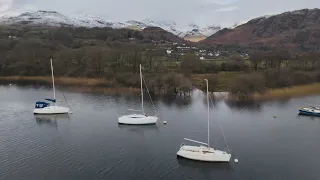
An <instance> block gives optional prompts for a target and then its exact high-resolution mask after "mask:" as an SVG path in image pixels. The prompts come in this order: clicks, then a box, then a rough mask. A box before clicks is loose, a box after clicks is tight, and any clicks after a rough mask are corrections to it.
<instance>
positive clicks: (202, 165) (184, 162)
mask: <svg viewBox="0 0 320 180" xmlns="http://www.w3.org/2000/svg"><path fill="white" fill-rule="evenodd" d="M177 160H178V164H179V165H180V166H181V167H186V168H193V169H201V170H204V171H208V172H213V171H233V169H232V166H231V165H230V163H223V162H221V163H219V162H215V163H212V162H203V161H192V160H189V159H185V158H183V157H179V156H177Z"/></svg>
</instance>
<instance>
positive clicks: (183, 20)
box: [0, 0, 320, 26]
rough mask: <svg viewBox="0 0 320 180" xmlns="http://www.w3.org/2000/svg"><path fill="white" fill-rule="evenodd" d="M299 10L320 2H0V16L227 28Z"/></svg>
mask: <svg viewBox="0 0 320 180" xmlns="http://www.w3.org/2000/svg"><path fill="white" fill-rule="evenodd" d="M303 8H320V0H89V1H88V0H0V15H3V14H5V13H8V12H17V11H19V12H22V11H25V10H38V9H41V10H54V11H58V12H60V13H63V14H68V13H85V14H89V15H94V16H100V17H102V18H104V19H107V20H121V21H122V20H131V19H134V20H143V19H147V18H150V19H154V20H172V21H176V22H177V23H180V24H187V23H196V24H198V25H201V26H204V25H211V24H221V25H225V24H226V25H229V24H233V23H239V22H243V21H247V20H250V19H252V18H255V17H258V16H262V15H268V14H276V13H281V12H284V11H291V10H297V9H303Z"/></svg>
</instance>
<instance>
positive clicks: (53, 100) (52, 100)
mask: <svg viewBox="0 0 320 180" xmlns="http://www.w3.org/2000/svg"><path fill="white" fill-rule="evenodd" d="M45 100H47V101H51V102H54V103H55V102H56V100H55V99H45Z"/></svg>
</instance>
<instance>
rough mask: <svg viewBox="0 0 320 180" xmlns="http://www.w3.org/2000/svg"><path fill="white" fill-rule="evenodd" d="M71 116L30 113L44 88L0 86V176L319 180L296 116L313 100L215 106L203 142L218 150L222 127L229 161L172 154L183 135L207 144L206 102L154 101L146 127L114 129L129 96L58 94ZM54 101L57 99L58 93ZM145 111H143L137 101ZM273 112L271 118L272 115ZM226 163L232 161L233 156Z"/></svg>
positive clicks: (315, 132) (318, 148)
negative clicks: (153, 121) (154, 118)
mask: <svg viewBox="0 0 320 180" xmlns="http://www.w3.org/2000/svg"><path fill="white" fill-rule="evenodd" d="M65 94H66V97H67V99H68V103H69V105H71V107H72V111H73V114H72V115H54V116H43V115H36V116H35V115H33V114H32V111H33V108H34V103H35V102H36V101H38V100H42V99H44V98H47V97H51V95H52V92H51V90H50V88H44V87H37V88H33V87H16V86H12V87H8V86H0V179H13V180H15V179H19V180H20V179H27V180H28V179H30V180H35V179H46V180H48V179H55V180H56V179H60V180H72V179H75V180H81V179H108V180H112V179H116V180H125V179H130V180H135V179H137V180H141V179H148V180H149V179H156V180H158V179H170V180H171V179H181V180H186V179H195V180H205V179H266V180H270V179H290V180H292V179H319V178H320V173H319V171H318V167H320V163H319V162H320V161H319V157H320V145H319V142H320V119H319V118H311V117H305V116H297V106H301V105H309V104H317V103H316V102H319V100H320V98H319V97H316V96H315V97H306V98H297V99H291V100H286V101H272V102H270V101H269V102H263V103H261V102H260V103H252V102H250V103H249V102H240V103H235V102H225V101H216V102H214V106H211V117H212V118H211V119H212V121H211V126H210V127H211V140H212V141H211V143H212V144H213V145H214V147H220V148H224V147H225V144H224V142H223V138H222V136H221V133H220V130H219V128H218V123H217V122H218V121H219V122H220V124H221V125H222V126H223V129H224V131H225V134H226V136H227V139H228V143H229V146H230V148H231V149H232V153H233V158H238V159H239V163H237V164H235V163H234V162H231V163H230V164H221V163H218V164H212V163H201V162H194V161H189V160H186V159H181V158H177V157H176V152H177V151H178V149H179V147H180V144H181V143H182V142H183V141H182V140H183V138H192V139H196V140H200V141H205V140H206V139H207V137H206V136H207V131H206V122H207V121H206V101H205V98H204V96H203V94H202V93H201V92H194V94H193V96H192V97H191V98H188V99H181V98H176V99H170V98H166V99H156V100H155V104H156V110H157V113H158V114H159V117H160V119H161V120H166V121H167V122H168V124H167V125H163V124H161V123H158V124H157V125H154V126H125V125H118V123H117V117H118V116H120V115H121V114H124V113H128V111H127V109H129V108H132V109H139V108H140V101H139V100H140V97H139V96H108V95H103V94H89V93H73V92H68V93H65ZM58 99H59V100H63V96H62V94H61V93H59V92H58ZM145 105H146V106H145V107H146V110H147V112H149V113H151V112H152V104H150V101H149V100H148V98H146V102H145ZM274 115H276V116H277V118H273V116H274ZM233 158H232V159H233Z"/></svg>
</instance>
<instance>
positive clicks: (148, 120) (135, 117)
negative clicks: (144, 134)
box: [118, 64, 158, 125]
mask: <svg viewBox="0 0 320 180" xmlns="http://www.w3.org/2000/svg"><path fill="white" fill-rule="evenodd" d="M139 67H140V81H141V112H142V114H130V115H124V116H121V117H119V118H118V123H119V124H127V125H147V124H155V123H157V121H158V117H157V116H147V115H145V112H144V107H143V82H142V72H141V64H140V66H139Z"/></svg>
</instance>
